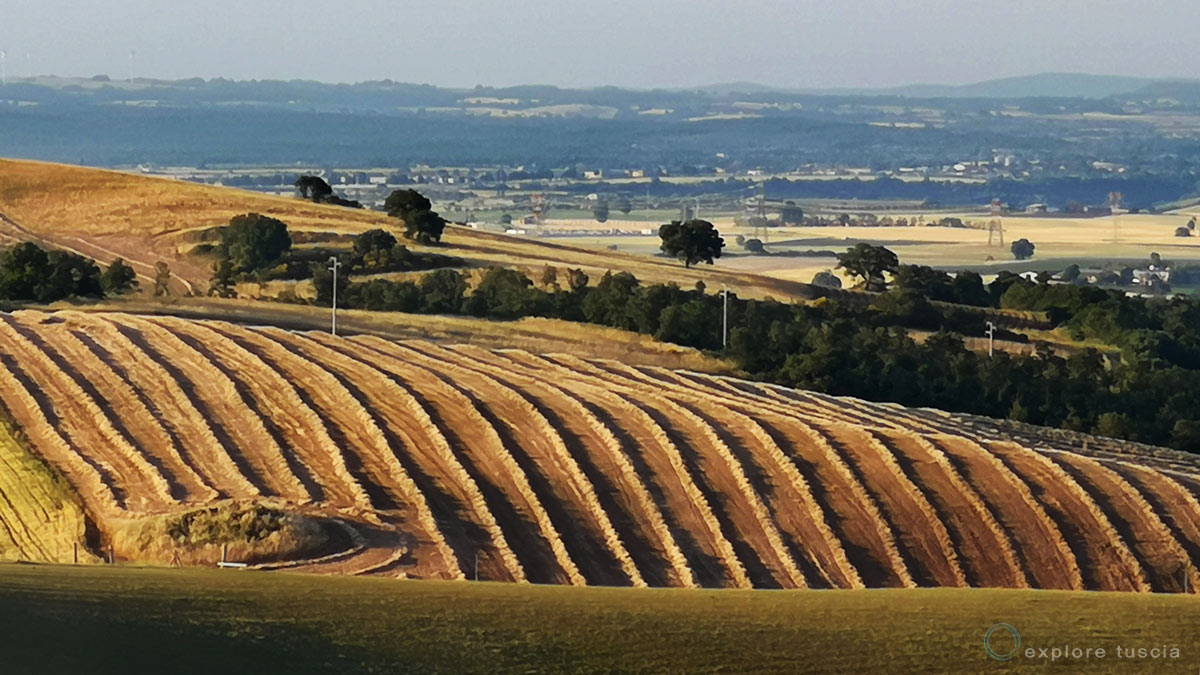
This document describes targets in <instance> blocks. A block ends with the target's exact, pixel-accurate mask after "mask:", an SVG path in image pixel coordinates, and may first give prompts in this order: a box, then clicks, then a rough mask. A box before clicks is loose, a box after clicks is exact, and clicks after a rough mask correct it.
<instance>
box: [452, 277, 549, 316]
mask: <svg viewBox="0 0 1200 675" xmlns="http://www.w3.org/2000/svg"><path fill="white" fill-rule="evenodd" d="M532 286H533V282H532V281H530V280H529V277H526V276H525V275H524V274H521V273H520V272H518V271H516V270H512V269H508V268H505V267H489V268H488V270H487V272H485V273H484V275H483V279H481V280H480V282H479V285H478V286H476V287H475V290H474V291H472V292H471V295H469V296H468V297H467V299H466V301H465V302H464V303H463V310H464V311H466V313H468V314H473V315H475V316H490V317H496V318H498V319H519V318H521V317H523V316H529V315H530V314H532V313H533V311H534V308H535V307H536V306H537V299H536V297H535V294H534V293H533V292H531V291H532V290H533V289H532Z"/></svg>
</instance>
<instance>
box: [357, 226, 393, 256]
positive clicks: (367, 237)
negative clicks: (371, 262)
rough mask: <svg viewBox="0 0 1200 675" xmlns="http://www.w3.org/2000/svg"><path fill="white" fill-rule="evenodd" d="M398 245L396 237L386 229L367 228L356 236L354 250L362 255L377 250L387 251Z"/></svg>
mask: <svg viewBox="0 0 1200 675" xmlns="http://www.w3.org/2000/svg"><path fill="white" fill-rule="evenodd" d="M395 246H396V238H395V237H393V236H392V234H391V233H390V232H388V231H387V230H384V229H380V228H375V229H373V230H367V231H366V232H363V233H362V234H360V235H358V236H357V237H355V238H354V252H355V253H357V254H358V255H360V256H364V255H367V254H368V253H372V252H376V251H387V250H390V249H392V248H394V247H395Z"/></svg>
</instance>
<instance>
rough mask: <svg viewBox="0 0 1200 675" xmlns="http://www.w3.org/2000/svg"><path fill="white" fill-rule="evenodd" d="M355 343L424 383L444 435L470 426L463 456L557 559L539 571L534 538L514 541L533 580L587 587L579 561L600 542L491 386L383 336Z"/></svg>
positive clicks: (397, 371)
mask: <svg viewBox="0 0 1200 675" xmlns="http://www.w3.org/2000/svg"><path fill="white" fill-rule="evenodd" d="M352 342H355V343H357V344H361V345H362V346H363V347H364V348H365V349H367V350H369V352H370V354H371V357H372V358H378V359H379V360H380V361H379V362H380V365H381V367H384V368H386V369H387V370H388V371H389V372H391V373H392V374H394V375H397V376H400V377H403V378H406V379H407V380H408V381H415V382H418V383H420V384H421V385H423V389H424V390H425V391H428V392H430V393H431V401H432V402H433V403H434V408H435V409H437V410H439V411H440V413H439V416H440V417H441V419H442V420H443V424H442V428H443V430H444V431H447V432H449V431H450V430H451V428H452V427H458V426H459V425H462V426H464V427H466V428H465V429H464V430H463V431H462V432H460V433H462V434H467V433H470V434H471V436H470V437H469V440H467V441H465V442H462V441H463V438H464V437H460V442H462V445H461V447H463V451H464V453H466V452H470V453H471V454H470V455H469V456H470V457H471V460H472V462H473V463H474V464H475V465H476V466H478V467H483V471H484V473H485V474H486V475H487V476H489V477H490V479H491V480H492V481H493V482H494V484H496V485H498V486H500V487H501V489H503V491H504V493H505V494H506V495H507V498H508V500H509V502H510V503H511V504H513V505H514V507H515V508H516V513H517V514H519V516H518V517H525V518H528V519H529V520H531V521H532V522H533V523H536V525H537V529H538V532H539V534H540V535H541V539H542V541H544V543H545V544H546V545H547V546H548V547H549V549H550V553H551V555H552V556H553V560H554V563H555V565H556V567H557V570H554V571H552V572H551V571H550V570H549V569H548V568H547V566H546V565H545V562H544V561H543V560H539V561H538V562H539V563H540V564H538V565H537V566H536V567H534V565H532V564H531V556H532V555H536V556H537V558H539V559H544V558H545V556H544V555H542V554H541V552H540V546H539V545H538V542H537V541H536V540H534V539H533V538H531V537H523V538H522V537H514V538H513V539H514V541H515V542H523V543H524V544H525V549H524V550H525V551H530V554H527V556H526V558H525V568H526V574H527V575H530V578H531V580H532V581H535V582H538V581H541V580H542V578H543V577H541V576H540V575H539V576H537V577H535V576H533V575H532V574H531V573H530V570H531V567H533V568H534V569H539V568H540V569H542V570H543V571H542V572H541V574H547V573H549V574H552V575H553V576H552V577H551V578H552V579H554V580H556V581H558V582H560V583H561V582H566V583H569V584H571V585H576V586H582V585H585V584H587V583H588V579H587V578H586V577H585V574H586V572H584V571H581V569H580V565H579V564H577V563H576V562H575V561H576V556H581V555H582V556H587V555H588V554H589V553H590V551H591V550H592V548H593V547H594V546H595V544H593V543H592V542H591V541H589V540H587V539H585V537H586V534H581V533H580V532H579V528H580V524H579V523H577V522H575V521H573V520H572V514H571V513H570V512H569V511H568V510H567V507H566V506H565V505H564V504H563V502H562V501H560V498H559V496H558V494H557V492H556V489H555V486H554V484H553V483H552V482H551V481H549V480H548V479H547V478H546V476H545V475H544V474H542V473H541V472H540V471H539V470H538V467H537V466H535V465H534V464H533V462H532V460H531V459H530V457H529V455H528V454H526V450H525V447H524V445H523V444H522V443H521V442H520V441H519V440H517V439H519V438H521V437H522V435H521V434H522V430H523V427H522V423H521V422H520V421H519V415H518V416H517V417H515V418H510V417H508V415H509V411H508V409H507V408H505V407H504V406H502V405H499V404H497V402H495V401H493V400H492V399H491V397H487V396H486V394H487V393H488V392H487V389H486V388H485V389H483V390H480V389H479V388H477V387H476V386H474V384H473V382H472V378H470V377H466V376H463V375H469V373H466V374H464V373H463V372H462V370H463V369H461V368H459V367H458V366H455V365H453V364H446V363H443V362H440V361H438V360H436V359H432V358H429V357H427V356H426V355H424V354H423V353H420V352H416V351H412V350H405V349H401V348H400V346H399V345H397V344H395V343H392V342H389V341H386V340H381V339H379V338H371V337H362V338H354V339H353V340H352ZM439 383H440V384H439ZM485 398H487V401H486V402H485ZM446 420H454V424H447V423H446V422H445V421H446ZM580 539H583V541H580ZM572 549H574V550H572ZM584 561H585V563H586V564H587V567H588V570H587V571H588V572H590V571H591V570H592V568H593V567H594V564H595V563H594V562H593V561H592V560H590V559H588V558H586V557H585V558H584Z"/></svg>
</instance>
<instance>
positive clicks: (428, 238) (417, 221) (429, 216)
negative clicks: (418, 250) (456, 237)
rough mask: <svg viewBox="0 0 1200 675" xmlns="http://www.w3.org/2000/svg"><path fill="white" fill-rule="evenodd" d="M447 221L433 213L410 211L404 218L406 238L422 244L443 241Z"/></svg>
mask: <svg viewBox="0 0 1200 675" xmlns="http://www.w3.org/2000/svg"><path fill="white" fill-rule="evenodd" d="M445 229H446V221H445V220H443V219H442V217H441V216H439V215H438V214H436V213H434V212H433V211H410V212H408V213H407V214H405V216H404V236H406V237H408V238H409V239H415V240H417V241H419V242H420V243H422V244H432V243H434V242H437V241H441V240H442V232H443V231H445Z"/></svg>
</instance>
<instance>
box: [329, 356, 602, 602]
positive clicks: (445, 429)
mask: <svg viewBox="0 0 1200 675" xmlns="http://www.w3.org/2000/svg"><path fill="white" fill-rule="evenodd" d="M308 337H309V338H310V339H312V340H315V341H318V342H320V343H321V344H323V345H324V346H325V347H327V348H329V349H332V350H334V351H336V352H338V353H340V354H342V355H343V356H346V357H348V358H352V359H355V360H358V361H359V362H361V363H365V364H368V365H371V366H373V367H375V368H376V369H378V370H379V371H380V372H382V373H383V374H385V375H386V376H387V377H388V378H389V379H390V380H391V381H392V382H394V383H395V384H396V386H398V387H403V388H404V389H405V390H406V391H408V392H409V393H410V394H411V396H412V397H413V398H414V399H415V400H416V401H417V402H419V403H420V404H421V405H422V407H423V408H424V409H425V411H426V413H427V414H428V415H429V418H430V422H431V423H432V424H433V425H434V426H436V427H437V428H438V429H439V431H440V432H441V433H442V434H443V435H444V436H445V438H446V442H447V443H448V444H449V446H450V448H451V450H452V451H453V452H454V453H455V456H456V457H458V458H459V460H460V463H461V464H462V466H463V469H464V470H465V471H467V472H468V473H469V474H470V476H471V478H472V479H473V480H474V481H475V483H476V484H477V485H478V486H479V490H480V492H481V493H482V494H483V495H484V497H485V499H486V501H487V505H488V510H489V512H490V513H492V514H493V516H494V517H495V519H496V521H497V524H498V525H499V526H500V528H501V530H502V532H503V533H504V534H505V536H506V538H507V541H508V543H509V545H510V547H511V548H512V549H513V553H514V555H516V557H517V561H518V563H519V564H520V567H521V569H522V573H523V574H524V576H525V578H526V579H527V580H528V581H531V582H534V583H563V582H566V583H575V582H576V580H577V581H578V582H579V583H582V581H583V579H582V577H580V576H579V574H578V570H577V569H576V568H575V565H574V563H573V562H572V561H571V560H570V557H569V556H568V555H567V552H566V547H565V546H564V545H563V543H562V538H561V537H560V536H559V534H558V532H557V530H555V528H554V525H553V523H551V522H550V518H549V516H548V515H547V513H546V511H545V509H544V508H543V506H542V504H541V503H540V502H539V501H538V499H537V496H536V495H535V494H534V492H533V489H532V488H531V487H530V486H529V483H528V480H527V477H526V476H525V474H524V472H523V471H522V470H521V468H520V467H519V466H518V465H517V464H516V462H515V460H513V458H512V456H511V455H510V454H509V452H508V449H507V448H506V447H505V446H504V444H503V442H502V441H501V439H500V437H499V436H498V435H497V434H496V430H495V429H494V428H493V427H492V425H491V423H489V422H488V421H487V420H485V419H484V418H483V416H482V415H481V414H480V412H479V410H478V409H477V407H476V404H475V402H474V401H472V400H471V398H470V397H469V396H468V395H467V394H465V393H464V392H463V391H461V390H459V389H458V388H456V387H455V386H454V385H453V384H451V383H448V382H446V381H444V380H443V379H441V377H439V375H438V374H437V373H435V372H433V371H431V370H427V369H425V368H422V367H421V366H419V365H417V364H415V363H413V362H411V361H408V360H402V359H398V358H396V357H395V356H392V355H390V354H386V353H384V352H382V351H376V350H375V349H372V348H370V347H367V346H365V344H364V343H363V342H360V341H359V340H362V338H359V339H354V340H339V339H337V338H333V337H330V336H326V335H323V334H317V333H310V334H308ZM384 344H385V345H386V344H387V343H384ZM468 439H469V440H468ZM552 542H553V543H552ZM559 556H561V559H560V557H559ZM568 570H570V572H569V573H568Z"/></svg>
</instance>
